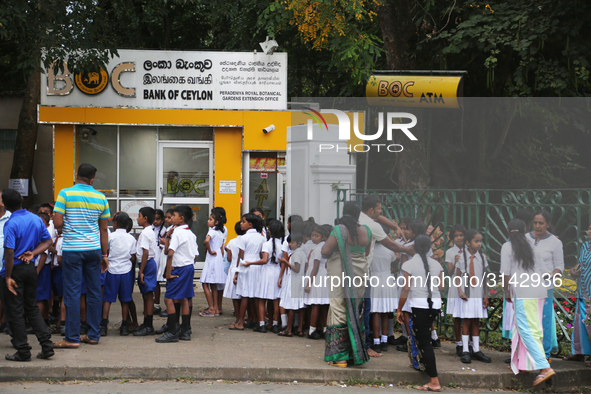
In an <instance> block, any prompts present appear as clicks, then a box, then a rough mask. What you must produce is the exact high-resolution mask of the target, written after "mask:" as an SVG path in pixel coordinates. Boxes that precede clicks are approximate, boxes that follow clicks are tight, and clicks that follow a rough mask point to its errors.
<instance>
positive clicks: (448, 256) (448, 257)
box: [445, 244, 461, 315]
mask: <svg viewBox="0 0 591 394" xmlns="http://www.w3.org/2000/svg"><path fill="white" fill-rule="evenodd" d="M460 252H461V250H460V248H458V247H457V246H456V245H455V244H454V246H452V247H451V248H449V249H448V250H447V251H446V252H445V263H451V265H452V266H453V268H452V271H453V272H448V273H447V274H448V275H449V277H450V278H451V284H450V286H449V290H448V292H447V306H446V308H447V309H446V313H447V314H448V315H453V313H454V308H455V306H454V305H455V302H456V300H457V299H458V288H457V287H456V286H454V284H453V283H454V282H453V279H454V277H455V276H456V256H457V255H458V254H459V253H460ZM458 261H459V259H458Z"/></svg>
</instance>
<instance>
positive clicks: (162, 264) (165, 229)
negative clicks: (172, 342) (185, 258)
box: [154, 208, 173, 334]
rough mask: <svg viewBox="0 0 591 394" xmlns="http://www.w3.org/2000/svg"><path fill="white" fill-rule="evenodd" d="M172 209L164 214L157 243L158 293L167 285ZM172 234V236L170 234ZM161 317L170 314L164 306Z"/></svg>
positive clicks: (161, 309)
mask: <svg viewBox="0 0 591 394" xmlns="http://www.w3.org/2000/svg"><path fill="white" fill-rule="evenodd" d="M172 229H173V226H172V208H171V209H169V210H168V211H166V213H165V214H164V222H163V224H162V228H161V230H160V231H158V234H159V235H160V237H159V238H157V239H156V241H157V242H158V249H160V260H159V262H158V273H157V274H156V280H157V282H158V288H157V291H158V292H161V290H162V289H161V288H160V284H161V283H166V278H165V277H164V272H165V271H166V259H167V257H168V256H167V255H166V251H167V250H168V243H169V241H170V237H171V236H172ZM169 233H170V234H169ZM156 253H157V254H158V250H156ZM157 301H158V302H160V299H158V300H157ZM154 313H156V307H155V306H154ZM159 315H160V317H168V312H166V305H165V306H164V308H162V307H160V312H159ZM156 334H163V332H162V333H159V332H158V331H156Z"/></svg>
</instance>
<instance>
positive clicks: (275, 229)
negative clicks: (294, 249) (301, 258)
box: [269, 220, 285, 264]
mask: <svg viewBox="0 0 591 394" xmlns="http://www.w3.org/2000/svg"><path fill="white" fill-rule="evenodd" d="M269 233H270V234H271V242H272V243H273V252H272V254H271V263H273V264H277V263H278V261H277V259H276V258H275V243H276V242H275V240H276V239H279V238H281V243H283V241H284V239H285V230H284V229H283V223H281V222H280V221H279V220H273V221H272V222H271V223H270V224H269Z"/></svg>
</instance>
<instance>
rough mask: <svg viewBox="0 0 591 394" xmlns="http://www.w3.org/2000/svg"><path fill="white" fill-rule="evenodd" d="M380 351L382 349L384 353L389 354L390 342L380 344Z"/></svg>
mask: <svg viewBox="0 0 591 394" xmlns="http://www.w3.org/2000/svg"><path fill="white" fill-rule="evenodd" d="M380 349H382V352H387V351H388V342H382V343H380Z"/></svg>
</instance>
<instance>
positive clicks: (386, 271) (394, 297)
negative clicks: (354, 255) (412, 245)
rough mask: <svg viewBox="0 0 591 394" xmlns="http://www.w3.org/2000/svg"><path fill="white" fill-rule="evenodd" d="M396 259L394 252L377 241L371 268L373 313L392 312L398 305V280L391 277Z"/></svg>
mask: <svg viewBox="0 0 591 394" xmlns="http://www.w3.org/2000/svg"><path fill="white" fill-rule="evenodd" d="M395 260H396V255H395V254H394V252H392V251H391V250H390V249H388V248H386V247H385V246H384V245H382V244H381V243H378V242H376V245H375V246H374V248H373V262H372V263H371V267H370V268H369V274H370V277H371V282H370V283H369V285H370V298H371V313H390V312H394V311H395V310H396V308H397V307H398V288H397V287H396V282H395V281H394V280H392V279H389V278H391V272H392V268H391V267H392V262H393V261H395ZM374 278H377V280H376V279H374Z"/></svg>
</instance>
